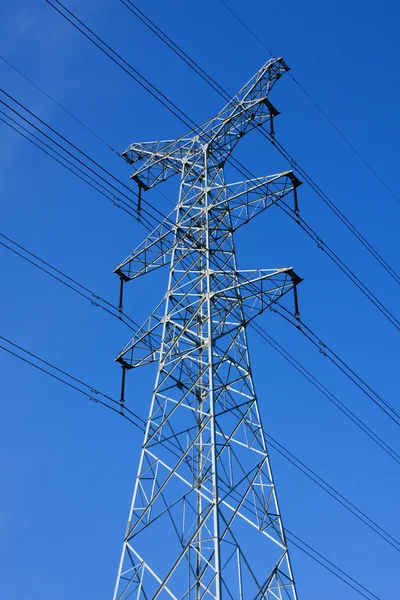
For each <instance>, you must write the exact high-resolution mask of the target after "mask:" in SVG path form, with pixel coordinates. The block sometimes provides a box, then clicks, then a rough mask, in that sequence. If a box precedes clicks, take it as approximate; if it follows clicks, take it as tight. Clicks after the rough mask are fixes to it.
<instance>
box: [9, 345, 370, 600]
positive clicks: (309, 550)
mask: <svg viewBox="0 0 400 600" xmlns="http://www.w3.org/2000/svg"><path fill="white" fill-rule="evenodd" d="M0 339H1V340H3V341H4V342H5V343H7V344H9V345H11V346H12V347H13V348H14V349H17V350H19V351H20V352H23V353H25V354H27V355H28V356H29V357H31V358H33V359H34V360H30V359H28V358H26V357H24V356H21V354H19V353H18V352H16V351H15V350H11V349H10V348H7V347H6V346H3V345H2V344H0V349H2V350H4V351H5V352H7V353H8V354H10V355H12V356H14V357H15V358H18V359H19V360H21V361H23V362H24V363H25V364H29V365H31V366H32V367H34V368H36V369H38V370H39V371H41V372H42V373H44V374H46V375H48V376H50V377H52V378H53V379H55V380H57V381H59V382H60V383H63V384H64V385H66V386H67V387H69V388H71V389H74V390H75V391H77V392H78V393H80V394H82V395H84V396H86V397H87V398H89V399H90V400H91V401H94V402H96V403H98V404H101V405H102V406H104V407H106V408H108V409H110V410H112V411H113V412H115V413H117V414H119V415H120V416H122V417H123V418H125V419H126V420H127V421H129V422H130V423H131V424H132V425H134V426H135V427H136V428H138V429H140V430H141V431H144V430H145V424H146V422H145V421H144V419H142V418H141V417H140V416H139V415H137V414H136V413H134V412H133V411H131V410H129V409H127V408H126V407H125V408H124V411H122V409H121V407H120V403H119V402H118V401H117V400H115V399H113V398H112V397H111V396H109V395H108V394H104V393H103V392H100V391H99V390H98V389H95V388H94V387H92V386H91V385H89V384H87V383H85V382H83V381H82V380H80V379H78V378H76V377H74V376H73V375H71V374H69V373H67V372H66V371H64V370H63V369H60V368H58V367H56V366H55V365H53V364H52V363H50V362H48V361H46V360H44V359H42V358H40V357H38V356H37V355H36V354H34V353H32V352H30V351H28V350H26V349H25V348H23V347H22V346H20V345H18V344H15V343H14V342H12V341H11V340H8V339H7V338H5V337H4V336H1V335H0ZM34 361H36V362H34ZM37 363H42V365H43V364H44V365H46V366H45V367H43V366H41V364H37ZM46 367H48V368H46ZM52 371H55V373H53V372H52ZM69 380H70V381H69ZM71 381H72V382H74V383H71ZM117 406H118V408H116V407H117ZM287 534H289V535H288V539H289V540H290V541H291V543H293V545H295V546H296V547H297V548H298V549H300V550H301V551H302V552H303V553H305V554H307V555H308V556H309V557H310V558H312V559H313V560H314V561H316V562H317V563H319V564H320V565H321V566H323V567H324V568H325V569H327V570H328V571H329V572H330V573H332V574H333V575H334V576H335V577H337V578H338V579H340V580H341V581H342V582H343V583H345V584H346V585H347V586H349V587H351V588H352V589H353V590H354V591H356V592H357V593H358V594H360V595H361V596H363V597H364V598H367V599H368V600H371V598H374V599H375V600H381V599H380V598H379V597H378V596H376V595H375V594H373V593H372V592H371V591H370V590H369V589H368V588H367V587H365V586H363V585H362V584H361V583H360V582H358V581H357V580H356V579H354V578H353V577H351V576H350V575H349V574H348V573H346V572H345V571H344V570H343V569H341V568H340V567H338V566H337V565H335V564H334V563H333V562H332V561H330V560H329V559H327V558H326V557H325V556H324V555H323V554H322V553H320V552H318V551H317V550H315V549H314V548H313V547H312V546H310V545H309V544H307V543H306V542H304V540H302V539H301V538H300V537H298V536H297V535H295V534H294V533H293V532H291V531H289V530H287ZM291 538H292V539H291ZM294 540H296V541H294Z"/></svg>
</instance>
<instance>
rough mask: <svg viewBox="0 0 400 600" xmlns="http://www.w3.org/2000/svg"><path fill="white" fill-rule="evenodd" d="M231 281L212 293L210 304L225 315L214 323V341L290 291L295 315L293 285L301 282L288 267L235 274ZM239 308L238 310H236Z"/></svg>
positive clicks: (216, 277) (296, 312) (295, 294)
mask: <svg viewBox="0 0 400 600" xmlns="http://www.w3.org/2000/svg"><path fill="white" fill-rule="evenodd" d="M213 278H214V282H215V283H216V282H217V281H218V274H214V276H213ZM222 280H223V278H222ZM235 280H236V281H235V283H234V284H232V285H229V286H228V287H225V288H221V289H217V290H216V291H214V292H213V294H212V303H213V306H214V308H215V310H216V311H217V313H219V314H220V315H222V314H223V313H225V316H224V318H223V319H218V320H216V322H215V331H214V336H215V339H217V338H219V337H222V336H223V335H225V334H226V333H228V332H229V331H231V330H232V329H234V328H237V327H241V326H246V325H247V324H248V323H249V322H250V321H252V320H253V319H254V318H255V317H257V316H258V315H260V314H261V313H263V312H264V311H265V310H266V309H267V308H270V307H271V306H272V305H273V304H275V303H277V302H278V301H279V300H280V299H281V298H282V296H284V295H285V294H287V293H288V292H289V291H291V290H293V292H294V297H295V314H296V315H297V314H298V306H297V285H298V284H299V283H301V281H303V280H302V279H301V277H299V275H297V273H295V272H294V271H293V269H292V267H283V268H280V269H265V270H258V271H237V272H236V273H235ZM239 307H240V311H238V308H239ZM228 313H229V315H230V318H228ZM237 314H241V315H242V318H241V320H236V318H235V316H236V315H237Z"/></svg>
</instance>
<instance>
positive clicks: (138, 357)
mask: <svg viewBox="0 0 400 600" xmlns="http://www.w3.org/2000/svg"><path fill="white" fill-rule="evenodd" d="M161 304H163V303H161ZM160 308H161V305H159V306H158V307H157V308H156V310H155V311H154V312H153V313H152V314H151V315H150V317H149V318H148V319H146V321H145V322H144V323H143V325H142V326H141V327H139V328H138V329H137V331H136V332H135V334H134V335H133V337H132V338H131V340H130V341H129V343H128V344H127V345H126V346H125V348H124V349H123V350H121V352H120V353H119V354H118V356H117V357H116V358H115V360H116V362H119V363H121V364H122V365H124V366H125V367H126V368H128V369H132V368H134V367H139V366H141V365H145V364H148V363H151V362H154V361H155V360H157V356H158V354H159V351H160V347H161V341H162V318H160V315H159V314H158V313H157V311H158V310H159V309H160Z"/></svg>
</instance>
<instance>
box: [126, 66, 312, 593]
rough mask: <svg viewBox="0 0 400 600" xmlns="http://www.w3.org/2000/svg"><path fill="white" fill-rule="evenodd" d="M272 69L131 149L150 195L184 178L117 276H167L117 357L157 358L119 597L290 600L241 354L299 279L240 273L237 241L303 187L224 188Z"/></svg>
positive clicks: (267, 181)
mask: <svg viewBox="0 0 400 600" xmlns="http://www.w3.org/2000/svg"><path fill="white" fill-rule="evenodd" d="M287 70H288V67H287V66H286V65H285V63H284V62H283V60H282V59H272V60H270V61H268V63H267V64H266V65H265V66H264V67H263V68H262V69H261V70H260V71H259V72H258V73H257V74H256V75H255V76H254V77H253V78H252V79H251V80H250V81H249V83H247V84H246V85H245V86H244V87H243V89H242V90H240V92H239V93H238V94H237V95H236V96H235V97H234V98H233V99H232V100H231V101H230V102H229V104H227V106H226V107H225V108H224V109H223V110H222V111H221V112H220V113H219V114H218V115H217V116H216V117H214V118H213V119H211V120H210V121H208V122H207V123H205V124H204V125H203V126H201V127H199V128H198V129H197V130H195V131H194V132H191V133H190V134H189V136H187V137H185V138H180V139H178V140H175V141H162V142H148V143H140V144H132V145H131V146H130V147H129V148H128V149H127V150H126V151H125V152H124V156H125V158H126V160H127V161H128V162H129V163H130V164H133V163H136V162H139V168H137V170H136V171H135V173H134V175H133V176H132V177H133V178H134V179H135V180H136V181H137V182H138V184H139V186H140V187H141V188H144V189H149V188H151V187H153V186H155V185H157V184H158V183H161V182H162V181H165V180H166V179H167V178H169V177H170V176H172V175H174V174H178V173H179V174H180V176H181V183H180V193H179V200H178V203H177V206H176V209H175V211H174V213H175V214H174V215H173V216H174V220H173V222H172V221H171V218H172V216H171V217H169V218H167V219H165V220H164V221H163V222H162V223H161V224H160V225H159V226H158V227H157V228H156V229H155V230H154V231H153V232H152V233H151V234H150V235H149V236H148V237H147V238H146V239H145V240H144V242H143V243H142V244H141V245H140V246H139V247H138V248H136V250H135V251H134V252H133V253H132V254H131V255H130V256H129V257H128V258H127V259H126V260H124V261H123V262H122V263H121V264H120V265H119V266H118V267H117V269H116V273H118V274H119V275H120V277H121V280H122V281H128V280H132V279H135V278H137V277H139V276H140V275H143V274H144V273H147V272H149V271H151V270H154V269H157V268H159V267H161V266H164V265H169V269H170V275H169V284H168V290H167V293H166V295H165V297H164V299H163V301H162V303H161V304H160V305H159V307H157V309H156V310H155V311H154V313H153V314H152V315H151V316H150V317H149V318H148V320H147V321H146V322H145V323H144V324H143V326H142V327H141V328H139V329H138V330H137V331H136V333H135V335H134V336H133V338H132V339H131V341H130V342H129V344H128V345H127V346H126V348H125V349H124V350H123V351H122V352H121V353H120V354H119V355H118V357H117V360H118V361H119V362H120V363H122V365H123V368H124V373H125V370H126V369H133V368H136V367H138V366H140V365H143V364H147V363H149V362H153V361H155V362H156V363H157V365H158V372H157V378H156V383H155V388H154V393H153V398H152V402H151V408H150V414H149V418H148V423H147V428H146V433H145V438H144V443H143V447H142V452H141V457H140V463H139V468H138V472H137V477H136V483H135V488H134V495H133V501H132V507H131V511H130V514H129V520H128V525H127V529H126V535H125V540H124V544H123V551H122V557H121V562H120V568H119V572H118V578H117V584H116V588H115V594H114V600H117V599H119V600H126V599H128V598H131V599H135V600H139V599H147V600H150V599H155V598H160V599H164V598H165V599H167V598H174V599H175V600H184V599H188V600H189V599H193V600H194V599H195V600H200V599H201V598H204V599H205V600H208V599H211V598H215V599H218V600H220V599H221V598H223V599H226V600H227V599H229V598H230V599H234V600H239V599H240V600H250V599H254V600H256V599H261V598H265V599H268V600H284V599H290V600H295V599H296V598H297V596H296V591H295V584H294V581H293V576H292V570H291V566H290V560H289V554H288V548H287V544H286V539H285V534H284V530H283V527H282V521H281V516H280V512H279V507H278V502H277V497H276V493H275V487H274V483H273V478H272V474H271V468H270V464H269V458H268V451H267V447H266V442H265V438H264V434H263V429H262V426H261V421H260V416H259V410H258V405H257V398H256V394H255V390H254V385H253V379H252V374H251V367H250V362H249V355H248V346H247V337H246V326H247V325H248V323H249V322H250V321H251V320H252V319H254V318H255V317H256V316H257V315H259V314H260V313H262V312H263V311H264V310H266V309H267V308H270V307H271V306H273V305H274V304H275V303H276V302H278V301H280V299H281V298H282V297H283V296H284V295H285V294H286V293H287V292H289V291H290V290H294V291H295V292H296V285H297V284H298V283H299V282H300V281H301V280H300V278H299V277H298V276H297V275H296V274H295V273H294V271H293V270H292V269H291V268H280V269H269V270H258V271H242V270H238V269H237V265H236V256H235V245H234V237H233V234H234V232H235V231H236V230H237V229H238V228H239V227H241V226H242V225H243V224H245V223H247V222H248V221H250V220H251V219H253V218H254V217H256V216H257V215H259V214H260V213H262V212H263V211H264V210H266V209H267V208H268V207H269V206H272V205H274V204H275V203H277V202H279V200H280V199H281V198H283V197H284V196H286V195H288V194H290V193H294V195H296V188H297V186H298V185H299V183H300V182H299V181H298V180H297V179H296V177H295V176H294V175H293V173H292V172H291V171H286V172H284V173H280V174H278V175H273V176H269V177H262V178H260V179H253V180H249V181H244V182H240V183H236V184H233V185H227V184H226V183H225V181H224V164H225V162H226V160H227V158H228V157H229V155H230V153H231V152H232V150H233V148H234V147H235V145H236V143H237V142H238V140H239V139H240V138H241V137H243V135H244V134H246V133H247V132H249V131H251V130H252V129H254V128H256V127H258V126H260V125H261V124H264V123H266V122H268V121H270V122H271V121H272V118H273V117H274V116H275V115H276V114H277V111H276V110H275V109H274V107H273V106H272V105H271V103H270V102H269V100H268V94H269V92H270V90H271V88H272V87H273V85H274V84H275V82H276V81H277V80H278V79H279V77H280V76H281V75H282V74H283V73H285V71H287Z"/></svg>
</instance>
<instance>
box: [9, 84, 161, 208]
mask: <svg viewBox="0 0 400 600" xmlns="http://www.w3.org/2000/svg"><path fill="white" fill-rule="evenodd" d="M0 92H1V93H2V94H4V95H5V96H6V97H7V98H8V99H9V100H11V101H12V102H14V103H15V104H16V105H17V106H19V107H20V108H22V109H23V110H24V111H25V112H27V113H28V114H29V115H30V116H31V117H33V118H34V119H36V120H37V121H39V123H41V124H42V125H43V126H44V127H46V128H47V129H49V130H50V131H51V132H52V133H53V134H55V135H56V136H58V137H59V138H60V140H62V141H63V142H64V143H66V144H68V146H70V147H71V148H72V149H73V150H75V151H76V152H78V153H79V154H80V155H81V156H82V157H83V158H84V159H86V160H88V161H89V162H90V163H92V164H93V165H94V166H95V167H97V168H98V169H100V170H101V171H103V172H104V173H105V175H107V176H108V177H110V178H111V179H113V180H114V181H115V182H116V183H118V184H119V185H120V186H121V187H122V188H124V189H125V190H126V191H127V192H128V193H129V194H131V195H133V196H134V197H135V198H136V199H137V198H138V194H137V192H135V191H134V190H132V188H130V187H129V186H128V185H126V183H124V182H123V181H121V179H119V178H118V177H116V176H115V175H114V174H113V173H111V172H110V171H109V170H108V169H106V168H105V167H103V166H102V165H101V164H100V163H98V162H97V161H96V160H94V159H93V158H92V157H91V156H89V155H88V154H87V153H86V152H84V151H83V150H81V149H80V148H79V147H78V146H77V145H76V144H74V143H73V142H71V141H70V140H68V139H67V138H66V137H65V136H64V135H62V134H61V133H60V132H59V131H57V130H56V129H55V128H54V127H51V125H49V124H48V123H46V121H44V120H43V119H41V118H40V117H38V115H36V114H35V113H34V112H32V111H31V110H29V109H28V108H27V107H26V106H25V105H24V104H22V103H21V102H19V101H18V100H17V99H16V98H14V97H13V96H11V94H8V93H7V92H6V91H5V90H3V89H1V88H0ZM0 102H1V104H3V106H6V107H7V108H8V109H9V110H11V111H12V112H13V113H14V114H16V115H18V116H19V117H20V118H21V119H23V121H25V122H26V123H28V124H29V125H31V126H32V127H33V128H34V129H36V130H37V131H39V132H40V133H41V134H42V135H44V136H45V137H46V139H48V140H50V141H51V142H52V143H54V144H55V145H56V146H57V147H58V148H61V149H62V150H63V151H64V152H66V153H67V154H68V155H69V156H72V157H73V158H74V159H75V160H76V161H77V162H79V164H81V165H83V164H84V161H82V160H81V159H79V158H77V157H76V156H73V154H72V152H71V151H69V150H67V149H66V148H64V147H63V146H62V145H61V144H60V143H59V142H57V141H55V140H54V139H53V138H51V136H49V135H48V134H47V133H45V132H44V131H43V130H41V129H40V128H39V127H38V126H37V125H35V124H34V123H32V121H30V120H29V119H28V118H27V117H24V116H23V115H21V113H20V112H18V111H17V110H16V109H15V108H13V107H12V106H10V105H9V104H7V103H6V102H4V100H0ZM7 116H8V115H7ZM8 118H10V117H8ZM42 143H43V142H42ZM85 166H86V168H87V169H88V170H89V171H90V172H91V173H95V174H96V176H97V177H99V178H100V179H101V180H102V181H104V182H105V181H106V180H105V178H104V177H103V176H101V175H99V174H98V173H96V172H95V171H94V170H93V169H92V168H91V167H88V166H87V165H85ZM107 184H108V185H109V186H110V187H111V188H113V189H114V190H116V191H118V193H120V194H122V195H123V196H124V198H126V200H128V201H129V202H130V203H131V204H133V200H132V198H131V197H130V196H129V195H127V193H126V192H121V190H118V188H116V187H115V185H114V184H111V183H110V182H107ZM162 195H163V196H164V197H165V198H166V199H167V200H169V199H168V198H167V197H166V196H165V195H164V194H162ZM120 201H121V202H124V201H122V200H120ZM141 201H142V203H143V204H147V205H148V206H151V208H152V209H153V210H154V211H155V212H156V213H158V214H159V215H160V216H161V217H162V218H164V219H165V218H166V217H165V215H164V214H163V213H162V212H160V211H159V210H158V209H157V208H156V207H154V206H152V205H150V203H149V202H147V200H146V199H144V198H142V199H141ZM142 210H143V212H146V214H148V213H147V211H146V210H145V209H142ZM150 216H152V215H150ZM153 218H154V217H153Z"/></svg>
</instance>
